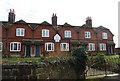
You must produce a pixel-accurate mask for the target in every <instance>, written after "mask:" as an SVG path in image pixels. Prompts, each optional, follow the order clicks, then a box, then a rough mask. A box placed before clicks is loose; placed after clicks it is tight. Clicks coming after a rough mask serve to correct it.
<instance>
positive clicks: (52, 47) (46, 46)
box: [45, 43, 54, 51]
mask: <svg viewBox="0 0 120 81" xmlns="http://www.w3.org/2000/svg"><path fill="white" fill-rule="evenodd" d="M48 45H51V47H50V48H51V49H50V50H49V49H48ZM45 50H46V51H54V43H45Z"/></svg>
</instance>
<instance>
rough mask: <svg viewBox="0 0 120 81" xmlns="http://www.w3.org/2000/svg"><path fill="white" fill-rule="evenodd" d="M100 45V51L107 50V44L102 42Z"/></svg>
mask: <svg viewBox="0 0 120 81" xmlns="http://www.w3.org/2000/svg"><path fill="white" fill-rule="evenodd" d="M99 47H100V51H106V44H104V43H101V44H100V46H99Z"/></svg>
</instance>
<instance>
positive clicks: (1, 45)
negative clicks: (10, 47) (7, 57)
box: [0, 42, 3, 52]
mask: <svg viewBox="0 0 120 81" xmlns="http://www.w3.org/2000/svg"><path fill="white" fill-rule="evenodd" d="M0 48H1V49H0V52H2V48H3V43H2V42H0Z"/></svg>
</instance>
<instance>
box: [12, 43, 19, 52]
mask: <svg viewBox="0 0 120 81" xmlns="http://www.w3.org/2000/svg"><path fill="white" fill-rule="evenodd" d="M15 44H17V49H16V50H15V49H14V45H15ZM12 45H13V46H12ZM10 51H12V52H20V51H21V43H20V42H11V43H10Z"/></svg>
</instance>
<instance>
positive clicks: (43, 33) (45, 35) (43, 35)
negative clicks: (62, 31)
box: [42, 29, 50, 37]
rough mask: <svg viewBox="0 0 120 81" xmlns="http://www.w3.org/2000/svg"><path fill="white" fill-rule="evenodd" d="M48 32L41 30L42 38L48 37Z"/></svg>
mask: <svg viewBox="0 0 120 81" xmlns="http://www.w3.org/2000/svg"><path fill="white" fill-rule="evenodd" d="M49 36H50V31H49V30H48V29H42V37H49Z"/></svg>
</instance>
